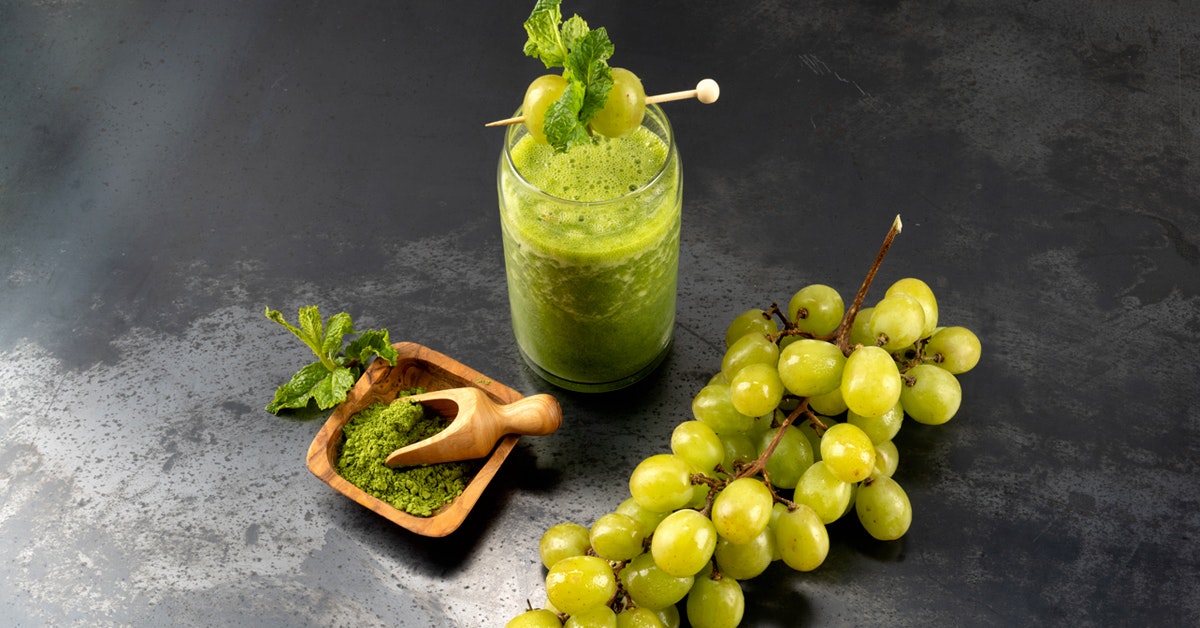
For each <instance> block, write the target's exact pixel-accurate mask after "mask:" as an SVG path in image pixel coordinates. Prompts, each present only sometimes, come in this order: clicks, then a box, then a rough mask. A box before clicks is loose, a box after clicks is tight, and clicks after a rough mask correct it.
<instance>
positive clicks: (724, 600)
mask: <svg viewBox="0 0 1200 628" xmlns="http://www.w3.org/2000/svg"><path fill="white" fill-rule="evenodd" d="M745 611H746V600H745V597H744V595H743V593H742V585H741V584H739V583H738V581H737V580H735V579H733V578H726V577H723V578H721V579H719V580H713V579H712V578H709V577H708V576H703V577H699V578H696V583H695V584H693V585H692V590H691V592H689V593H688V597H687V618H688V623H690V624H691V625H692V628H735V626H737V625H738V624H740V623H742V615H743V613H745Z"/></svg>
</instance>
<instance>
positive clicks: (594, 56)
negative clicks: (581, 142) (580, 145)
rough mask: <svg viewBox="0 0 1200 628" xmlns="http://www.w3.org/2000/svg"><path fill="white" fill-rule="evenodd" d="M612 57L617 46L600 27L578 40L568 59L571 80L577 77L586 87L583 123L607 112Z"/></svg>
mask: <svg viewBox="0 0 1200 628" xmlns="http://www.w3.org/2000/svg"><path fill="white" fill-rule="evenodd" d="M612 54H613V44H612V41H610V40H609V38H608V31H606V30H605V29H603V28H598V29H596V30H594V31H588V32H587V33H586V34H585V35H583V36H582V37H580V38H578V39H577V40H576V41H575V45H574V46H572V48H571V53H570V54H569V55H568V56H567V61H566V70H567V72H568V75H567V80H568V81H570V80H571V79H572V78H574V79H575V80H577V81H579V82H580V83H582V84H583V87H584V96H583V104H582V106H581V107H580V109H579V121H580V122H581V123H583V124H587V122H588V121H589V120H591V119H592V116H594V115H596V112H598V111H600V110H601V109H603V108H604V103H605V101H607V100H608V92H609V91H610V90H612V84H613V78H612V68H610V67H608V58H609V57H611V56H612Z"/></svg>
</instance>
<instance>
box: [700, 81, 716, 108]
mask: <svg viewBox="0 0 1200 628" xmlns="http://www.w3.org/2000/svg"><path fill="white" fill-rule="evenodd" d="M720 96H721V86H720V85H717V82H716V81H714V80H712V79H704V80H703V81H700V82H699V83H696V100H699V101H700V102H702V103H704V104H706V105H708V104H711V103H714V102H717V98H719V97H720Z"/></svg>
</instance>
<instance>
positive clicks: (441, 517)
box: [308, 342, 522, 537]
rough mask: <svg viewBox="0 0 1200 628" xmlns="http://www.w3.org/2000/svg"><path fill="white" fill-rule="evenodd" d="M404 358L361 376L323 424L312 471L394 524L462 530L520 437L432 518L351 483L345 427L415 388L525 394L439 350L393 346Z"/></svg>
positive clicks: (508, 439)
mask: <svg viewBox="0 0 1200 628" xmlns="http://www.w3.org/2000/svg"><path fill="white" fill-rule="evenodd" d="M393 346H394V347H395V348H396V352H397V353H398V354H399V356H398V357H397V359H396V364H395V365H394V366H388V364H387V363H386V362H384V361H383V360H375V361H374V362H372V363H371V366H369V367H368V368H367V370H366V371H365V372H364V373H363V374H362V376H361V377H359V378H358V382H356V383H355V384H354V388H352V389H350V392H349V394H347V395H346V400H345V401H343V402H342V403H341V404H339V405H338V406H337V408H335V409H334V411H333V414H332V415H330V417H329V420H328V421H326V422H325V425H324V426H322V427H321V431H320V432H318V433H317V436H316V438H314V439H313V442H312V444H311V445H309V447H308V470H309V471H312V473H313V475H315V476H317V477H318V478H320V479H321V481H323V482H325V483H326V484H328V485H329V486H331V487H333V490H335V491H337V492H339V493H341V494H343V495H345V496H346V497H349V498H350V499H352V500H354V501H356V502H358V503H359V504H362V505H363V506H366V507H367V508H369V509H371V510H373V511H375V512H377V513H379V514H380V515H383V516H384V517H385V518H387V519H389V520H391V521H392V522H393V523H395V524H397V525H399V526H401V527H403V528H406V529H408V530H411V531H413V532H416V533H417V534H421V535H424V536H433V537H441V536H446V535H447V534H450V533H451V532H454V531H455V530H457V529H458V527H459V525H461V524H462V522H463V521H464V520H465V519H466V518H467V513H469V512H471V508H472V507H474V506H475V502H477V501H479V496H480V495H481V494H482V493H483V489H484V488H486V487H487V485H488V483H489V482H491V480H492V478H493V477H494V476H495V475H496V471H498V470H499V469H500V465H501V464H503V462H504V459H505V458H507V457H508V454H509V452H511V451H512V448H513V447H514V446H515V445H516V444H517V441H518V440H519V437H518V436H516V435H513V434H510V435H507V436H505V437H503V438H501V439H500V442H498V443H496V447H495V448H494V449H493V450H492V453H491V456H489V457H488V458H487V461H486V462H484V463H483V467H482V468H480V469H479V471H478V472H476V473H475V475H474V477H472V478H471V481H470V482H469V483H468V484H467V487H466V489H465V490H464V491H463V493H462V495H459V496H458V497H456V498H454V500H453V501H451V502H450V503H449V504H446V505H445V506H443V507H441V508H440V509H438V511H437V512H436V513H434V514H433V515H431V516H429V517H415V516H413V515H410V514H408V513H406V512H404V511H402V510H400V509H398V508H396V507H394V506H392V505H391V504H389V503H387V502H385V501H383V500H381V499H378V498H376V497H374V496H373V495H370V494H368V493H367V492H366V491H363V490H362V489H360V488H358V487H357V486H355V485H353V484H351V483H350V482H349V481H347V480H346V479H345V478H343V477H342V476H340V475H338V473H337V471H335V470H334V469H335V467H336V463H337V457H338V453H339V449H340V447H341V443H342V427H343V426H345V425H346V423H347V422H348V421H349V420H350V417H352V416H354V414H355V413H356V412H358V411H359V410H362V409H363V408H366V407H367V406H369V405H371V404H373V403H380V402H382V403H387V402H390V401H392V400H394V399H395V398H396V395H397V393H399V392H400V391H403V390H411V389H413V388H424V389H426V390H430V391H432V390H443V389H447V388H461V387H464V386H474V387H476V388H480V389H482V390H483V391H484V392H486V393H487V394H488V396H489V397H491V398H492V399H493V400H495V401H496V402H498V403H506V404H507V403H512V402H514V401H516V400H518V399H521V398H522V395H521V393H519V392H517V391H515V390H513V389H511V388H509V387H508V386H505V385H504V384H501V383H499V382H496V381H494V380H492V379H491V378H489V377H486V376H484V375H482V374H481V373H479V372H477V371H475V370H474V369H472V368H470V367H468V366H466V365H464V364H462V363H459V362H457V361H455V360H453V359H451V358H449V357H447V356H445V355H443V354H441V353H438V352H437V351H434V350H432V349H430V348H428V347H424V346H421V345H419V344H415V343H412V342H398V343H396V344H395V345H393Z"/></svg>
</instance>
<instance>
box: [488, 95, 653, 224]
mask: <svg viewBox="0 0 1200 628" xmlns="http://www.w3.org/2000/svg"><path fill="white" fill-rule="evenodd" d="M646 113H647V115H653V116H654V118H655V119H656V120H658V121H659V122H660V124H661V125H662V127H663V130H664V131H666V136H667V137H666V139H667V157H666V159H663V163H662V165H661V166H659V168H658V170H657V171H656V172H655V173H654V174H653V175H652V176H651V177H650V178H649V179H648V180H647V181H646V182H645V183H643V184H642V185H640V186H638V187H637V188H636V189H633V190H630V191H628V192H625V193H624V194H621V195H620V196H614V197H612V198H606V199H603V200H599V201H577V200H573V199H569V198H563V197H561V196H555V195H554V194H551V193H549V192H547V191H545V190H543V189H541V188H539V187H538V186H536V185H534V184H533V183H532V182H530V181H529V179H526V178H525V175H523V174H521V171H520V170H518V169H517V166H516V164H514V163H513V160H512V147H513V146H514V145H515V144H516V142H515V141H513V138H514V137H515V136H516V134H517V133H520V132H521V128H523V127H524V126H525V125H524V124H520V123H518V124H513V125H510V126H509V128H508V130H507V131H506V132H505V134H504V151H503V152H504V162H505V164H506V165H507V166H508V170H509V172H511V173H512V174H513V176H514V177H515V178H516V180H517V182H519V183H520V185H521V186H522V187H524V188H526V189H528V190H532V192H533V193H535V194H537V195H539V196H543V197H545V198H547V199H550V200H552V201H554V202H555V203H561V204H564V205H575V206H581V207H589V206H596V205H608V204H612V203H618V202H621V201H624V200H626V199H628V198H630V197H632V196H637V195H639V194H642V193H644V192H645V191H646V190H647V189H649V188H651V187H653V186H654V185H655V184H656V183H658V182H659V181H660V180H661V179H662V178H663V176H665V174H666V172H667V168H668V166H670V165H671V158H672V156H673V155H674V154H675V151H676V148H675V130H674V129H673V128H671V121H670V120H668V119H667V114H666V112H664V111H663V110H662V107H659V106H658V105H657V104H649V105H646ZM513 115H514V116H519V115H521V109H520V108H518V109H517V111H516V113H514V114H513ZM645 124H646V123H645V121H644V120H643V122H642V124H641V125H640V126H645ZM526 133H528V131H526ZM655 135H658V133H655Z"/></svg>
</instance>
